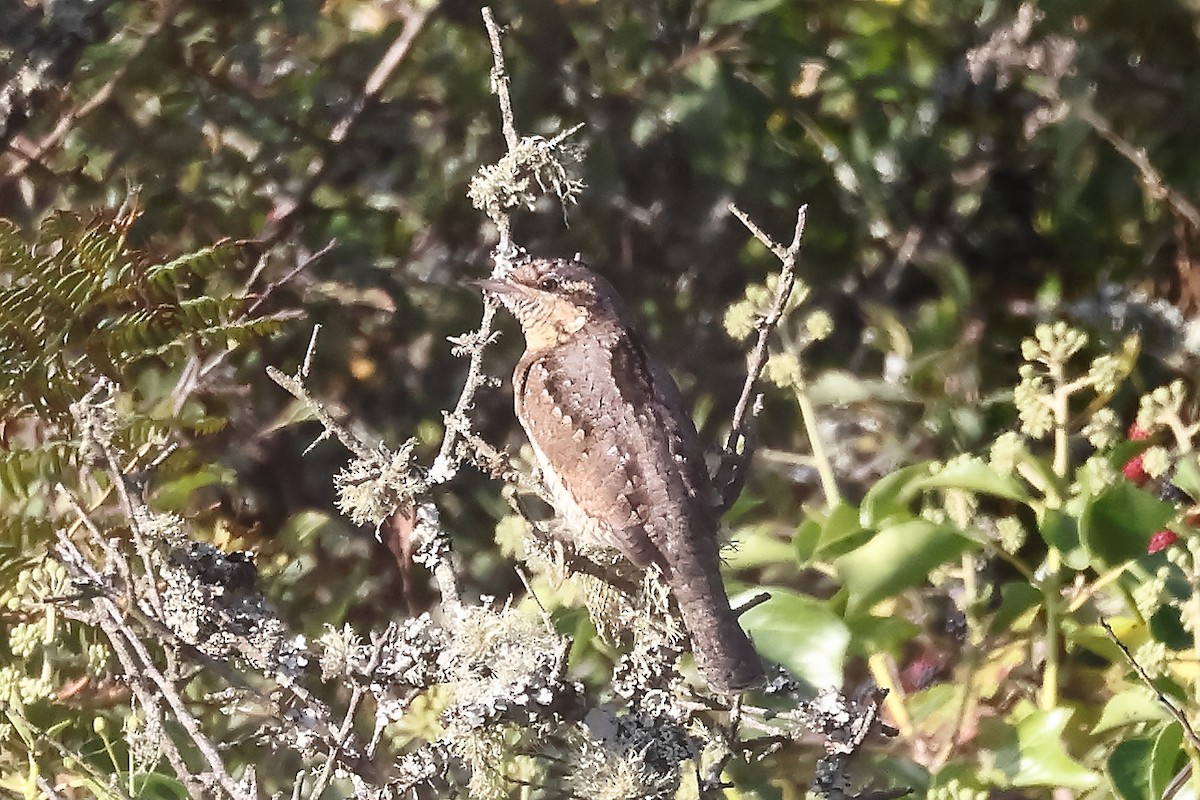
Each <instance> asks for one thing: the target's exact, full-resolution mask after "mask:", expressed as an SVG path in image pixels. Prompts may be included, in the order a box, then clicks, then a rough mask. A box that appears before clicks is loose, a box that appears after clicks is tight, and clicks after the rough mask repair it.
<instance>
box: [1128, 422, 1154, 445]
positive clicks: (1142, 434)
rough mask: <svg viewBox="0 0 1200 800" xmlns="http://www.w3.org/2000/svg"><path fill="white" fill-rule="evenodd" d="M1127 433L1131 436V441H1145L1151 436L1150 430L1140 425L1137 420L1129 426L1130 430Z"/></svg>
mask: <svg viewBox="0 0 1200 800" xmlns="http://www.w3.org/2000/svg"><path fill="white" fill-rule="evenodd" d="M1127 435H1128V436H1129V441H1131V442H1144V441H1146V440H1147V439H1149V438H1150V431H1148V430H1146V429H1145V428H1143V427H1140V426H1139V425H1138V424H1137V423H1136V422H1135V423H1133V424H1132V425H1130V426H1129V431H1128V432H1127Z"/></svg>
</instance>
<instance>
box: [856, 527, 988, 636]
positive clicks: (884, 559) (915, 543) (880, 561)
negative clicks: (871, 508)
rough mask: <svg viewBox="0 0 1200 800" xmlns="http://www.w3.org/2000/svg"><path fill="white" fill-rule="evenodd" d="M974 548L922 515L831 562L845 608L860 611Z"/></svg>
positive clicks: (956, 533) (887, 530) (916, 583)
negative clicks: (844, 597) (844, 596)
mask: <svg viewBox="0 0 1200 800" xmlns="http://www.w3.org/2000/svg"><path fill="white" fill-rule="evenodd" d="M974 546H975V543H974V542H972V541H971V540H970V539H967V538H966V537H964V536H963V535H962V534H960V533H959V532H958V530H957V529H956V528H954V527H953V526H950V525H935V524H934V523H932V522H929V521H927V520H923V519H914V520H908V521H906V522H901V523H899V524H897V525H893V526H890V527H887V528H884V529H883V530H881V531H879V533H878V534H876V535H875V537H874V538H872V539H871V541H870V542H869V543H868V544H867V545H866V546H864V547H860V548H859V549H858V550H855V551H854V552H853V553H848V554H847V555H844V556H842V557H841V558H839V559H837V561H836V562H835V564H834V566H835V567H836V569H837V573H838V577H839V578H841V581H842V585H844V586H845V587H846V590H847V591H848V592H849V601H848V603H847V606H846V608H847V611H848V612H849V613H855V612H858V611H866V610H868V609H870V608H872V607H873V606H874V605H875V604H876V603H878V602H879V601H880V600H883V599H884V598H886V597H891V596H892V595H894V594H897V593H899V592H902V591H904V590H905V589H908V588H911V587H913V586H919V585H921V584H922V583H924V582H925V580H926V578H927V577H928V576H929V571H930V570H932V569H933V568H934V567H936V566H938V565H939V564H944V563H946V562H947V561H950V560H951V559H954V558H957V557H958V556H959V555H960V554H961V553H963V552H965V551H966V550H969V549H970V548H972V547H974Z"/></svg>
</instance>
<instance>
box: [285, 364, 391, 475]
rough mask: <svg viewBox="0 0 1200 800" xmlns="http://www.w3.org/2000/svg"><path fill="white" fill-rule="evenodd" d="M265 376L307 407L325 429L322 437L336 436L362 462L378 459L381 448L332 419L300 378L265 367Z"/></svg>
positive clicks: (331, 415)
mask: <svg viewBox="0 0 1200 800" xmlns="http://www.w3.org/2000/svg"><path fill="white" fill-rule="evenodd" d="M267 375H268V376H269V377H270V378H271V380H273V381H275V383H277V384H279V385H280V386H281V387H283V388H284V389H285V390H286V391H287V392H288V394H290V395H291V396H292V397H294V398H296V399H297V400H299V401H300V402H302V403H304V404H305V405H306V406H308V408H309V410H310V411H312V412H313V416H315V417H316V418H317V420H318V421H319V422H320V423H321V424H322V425H323V426H324V427H325V433H324V434H322V436H323V437H324V436H328V435H329V434H332V435H334V436H336V437H337V439H338V441H339V442H341V443H342V445H343V446H345V448H346V449H347V450H349V451H350V452H351V453H354V455H356V456H357V457H359V458H361V459H363V460H364V461H373V460H375V459H377V458H379V455H380V453H381V452H382V448H381V447H379V446H378V445H377V446H375V447H371V446H369V445H367V443H366V442H364V441H363V440H362V439H360V438H358V437H357V436H355V435H354V434H352V433H351V432H350V431H349V429H347V428H346V426H344V425H342V424H341V423H340V422H338V421H337V420H336V419H334V417H333V414H331V413H330V412H329V410H328V409H327V408H325V406H324V404H322V403H321V402H320V401H319V400H317V399H316V398H314V397H313V396H312V395H310V394H309V393H308V390H307V389H305V388H304V383H303V382H302V381H301V380H300V378H298V377H295V376H293V375H285V374H284V373H282V372H280V371H279V370H277V369H275V368H274V367H267Z"/></svg>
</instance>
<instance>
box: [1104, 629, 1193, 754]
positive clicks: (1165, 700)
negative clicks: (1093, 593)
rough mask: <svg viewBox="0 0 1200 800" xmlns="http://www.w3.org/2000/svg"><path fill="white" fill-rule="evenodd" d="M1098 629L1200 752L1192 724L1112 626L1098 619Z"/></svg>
mask: <svg viewBox="0 0 1200 800" xmlns="http://www.w3.org/2000/svg"><path fill="white" fill-rule="evenodd" d="M1100 627H1102V628H1104V632H1105V633H1106V634H1107V635H1108V638H1109V639H1110V640H1111V641H1112V643H1113V644H1115V645H1116V646H1117V647H1118V648H1119V649H1120V651H1121V655H1123V656H1125V660H1126V661H1128V662H1129V665H1130V666H1131V667H1133V669H1134V671H1135V672H1136V673H1137V674H1138V677H1139V678H1141V679H1142V683H1144V684H1146V686H1148V687H1149V688H1150V690H1151V691H1152V692H1154V696H1155V697H1157V698H1158V702H1159V703H1161V704H1162V706H1163V708H1165V709H1166V710H1167V713H1169V714H1170V715H1171V716H1172V717H1174V718H1175V721H1176V722H1178V723H1179V725H1180V727H1182V728H1183V735H1184V736H1185V737H1187V740H1188V743H1189V744H1191V745H1192V749H1194V750H1195V751H1196V752H1200V736H1197V735H1196V730H1195V729H1194V728H1193V727H1192V723H1191V722H1189V721H1188V718H1187V714H1185V713H1183V711H1182V710H1181V709H1180V708H1179V707H1178V706H1176V705H1175V704H1174V703H1172V702H1171V699H1170V698H1169V697H1167V696H1166V695H1165V694H1163V693H1162V691H1161V690H1160V689H1159V688H1158V687H1157V686H1156V685H1155V684H1154V681H1153V680H1152V679H1151V678H1150V675H1149V674H1148V673H1147V672H1146V670H1145V669H1144V668H1143V667H1142V665H1141V664H1139V663H1138V662H1137V659H1135V658H1134V657H1133V653H1131V652H1129V648H1128V647H1126V646H1125V643H1124V642H1122V641H1121V640H1120V639H1118V638H1117V634H1115V633H1113V629H1112V626H1111V625H1109V624H1108V619H1107V618H1105V617H1100Z"/></svg>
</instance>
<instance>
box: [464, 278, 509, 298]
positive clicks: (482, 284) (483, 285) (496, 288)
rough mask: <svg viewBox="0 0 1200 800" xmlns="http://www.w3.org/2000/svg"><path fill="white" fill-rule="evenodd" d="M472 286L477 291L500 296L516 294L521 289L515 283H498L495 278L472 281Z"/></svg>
mask: <svg viewBox="0 0 1200 800" xmlns="http://www.w3.org/2000/svg"><path fill="white" fill-rule="evenodd" d="M470 284H471V285H472V286H474V287H475V288H476V289H480V290H482V291H485V292H490V293H492V294H498V295H506V294H516V293H517V292H518V291H519V290H520V288H521V287H519V286H517V285H516V284H515V283H509V282H508V281H498V280H496V279H495V278H483V279H482V280H477V281H470Z"/></svg>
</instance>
